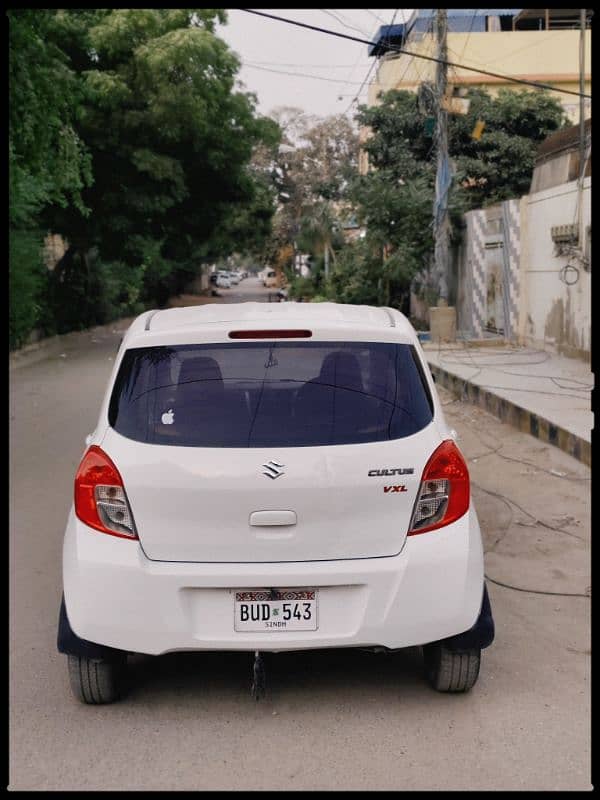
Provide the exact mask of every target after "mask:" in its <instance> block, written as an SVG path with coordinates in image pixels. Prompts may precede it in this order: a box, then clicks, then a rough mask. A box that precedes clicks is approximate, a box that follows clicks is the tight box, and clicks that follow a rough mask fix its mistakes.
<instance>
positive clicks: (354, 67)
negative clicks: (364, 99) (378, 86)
mask: <svg viewBox="0 0 600 800" xmlns="http://www.w3.org/2000/svg"><path fill="white" fill-rule="evenodd" d="M374 35H375V31H373V34H372V35H371V37H370V38H373V36H374ZM360 55H361V54H360V52H359V54H358V58H357V59H356V61H355V63H354V66H353V67H352V70H351V71H350V75H349V76H348V78H347V80H346V82H345V83H344V85H343V86H342V88H341V89H340V95H339V97H342V96H343V95H342V94H341V93H342V92H343V90H344V89H345V88H346V86H348V85H349V83H350V77H351V76H352V75H354V70H355V69H356V67H357V66H358V62H359V61H360ZM371 66H372V65H371ZM369 72H370V70H369ZM363 84H364V81H363ZM362 90H363V87H362V86H361V88H360V89H359V90H358V92H357V93H356V95H355V96H354V97H353V99H352V100H351V101H350V105H349V106H348V108H347V109H346V110H345V111H344V112H343V113H344V114H347V113H348V111H349V110H350V108H351V107H352V103H353V102H354V101H355V100H356V98H357V97H358V96H359V95H360V93H361V92H362Z"/></svg>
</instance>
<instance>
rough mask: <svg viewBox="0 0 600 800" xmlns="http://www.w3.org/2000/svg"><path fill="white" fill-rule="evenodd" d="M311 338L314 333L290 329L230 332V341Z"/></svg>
mask: <svg viewBox="0 0 600 800" xmlns="http://www.w3.org/2000/svg"><path fill="white" fill-rule="evenodd" d="M311 336H312V331H308V330H299V329H290V328H286V329H285V330H266V331H265V330H259V331H229V338H230V339H310V337H311Z"/></svg>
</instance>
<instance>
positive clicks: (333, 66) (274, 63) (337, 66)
mask: <svg viewBox="0 0 600 800" xmlns="http://www.w3.org/2000/svg"><path fill="white" fill-rule="evenodd" d="M245 63H246V64H258V65H259V66H261V67H263V66H264V67H308V68H310V69H312V68H313V67H314V68H315V69H349V68H350V67H355V66H356V63H354V64H298V63H294V64H288V63H287V62H284V61H254V60H251V61H246V62H245Z"/></svg>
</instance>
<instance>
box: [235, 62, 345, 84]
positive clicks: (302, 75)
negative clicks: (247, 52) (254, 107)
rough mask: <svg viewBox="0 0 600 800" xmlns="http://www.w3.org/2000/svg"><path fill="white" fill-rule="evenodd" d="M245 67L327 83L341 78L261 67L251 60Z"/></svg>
mask: <svg viewBox="0 0 600 800" xmlns="http://www.w3.org/2000/svg"><path fill="white" fill-rule="evenodd" d="M242 63H243V65H244V66H245V67H249V68H250V69H259V70H261V71H262V72H274V73H276V74H277V75H291V76H292V77H293V78H296V77H298V78H314V80H317V81H327V83H339V82H340V79H339V78H324V77H323V76H322V75H309V74H308V73H307V72H288V71H286V70H283V69H269V68H268V67H259V66H258V65H256V64H250V63H249V62H247V61H245V62H242ZM346 83H347V84H348V83H353V84H354V86H359V81H347V82H346Z"/></svg>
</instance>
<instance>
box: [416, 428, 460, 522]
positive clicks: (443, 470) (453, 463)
mask: <svg viewBox="0 0 600 800" xmlns="http://www.w3.org/2000/svg"><path fill="white" fill-rule="evenodd" d="M469 500H470V486H469V470H468V469H467V465H466V463H465V460H464V458H463V457H462V454H461V452H460V450H459V449H458V447H457V446H456V445H455V444H454V442H453V441H451V440H450V439H448V440H447V441H445V442H442V443H441V445H440V446H439V447H438V448H437V450H436V451H435V452H434V453H433V455H432V456H431V458H430V459H429V461H428V462H427V464H426V466H425V469H424V470H423V476H422V477H421V487H420V489H419V494H418V495H417V501H416V503H415V508H414V511H413V515H412V519H411V521H410V527H409V529H408V535H409V536H414V535H415V534H417V533H426V532H427V531H433V530H436V528H442V527H443V526H444V525H449V524H450V523H451V522H455V520H457V519H459V518H460V517H462V516H463V514H466V512H467V511H468V509H469Z"/></svg>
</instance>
